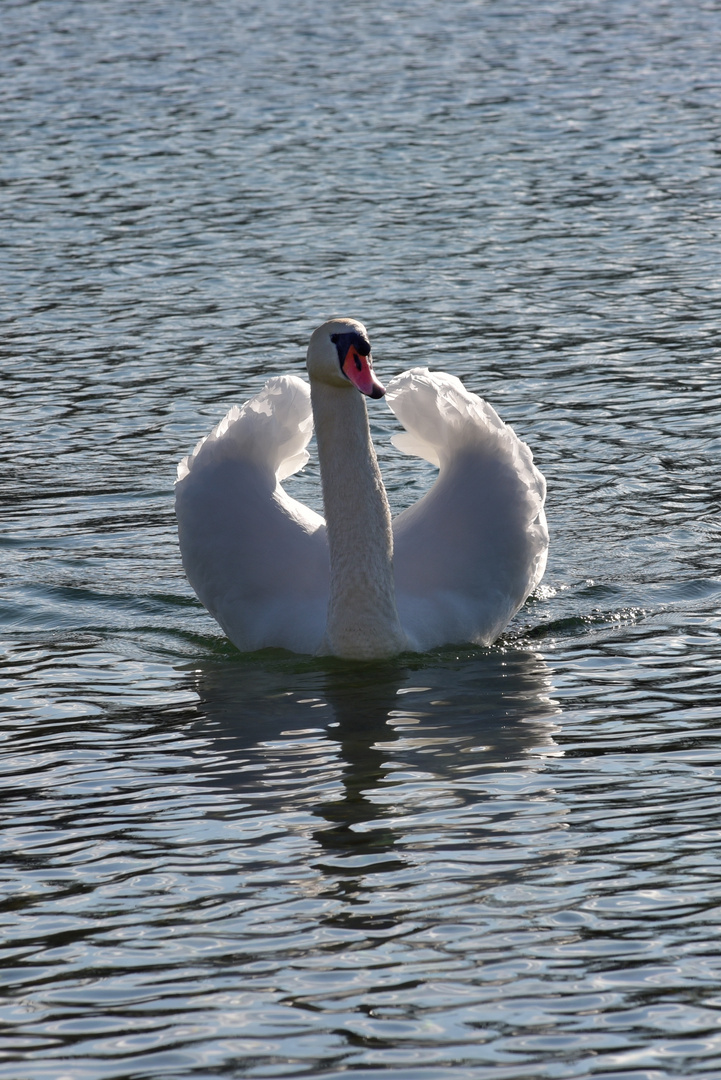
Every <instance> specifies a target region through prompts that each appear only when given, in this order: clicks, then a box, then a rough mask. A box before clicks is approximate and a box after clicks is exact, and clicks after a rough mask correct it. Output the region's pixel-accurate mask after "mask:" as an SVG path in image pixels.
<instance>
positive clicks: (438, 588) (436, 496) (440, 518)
mask: <svg viewBox="0 0 721 1080" xmlns="http://www.w3.org/2000/svg"><path fill="white" fill-rule="evenodd" d="M386 400H387V401H388V403H389V405H390V407H391V409H392V410H393V412H394V413H395V414H396V416H397V417H398V419H399V420H400V422H401V423H402V424H403V426H404V427H405V428H406V431H405V432H404V433H402V434H399V435H396V436H394V438H393V442H394V444H395V445H396V446H398V447H399V449H401V450H403V451H404V452H406V453H409V454H414V455H416V456H418V457H423V458H425V459H426V460H428V461H430V462H432V463H433V464H435V465H437V466H439V468H440V474H439V476H438V479H437V480H436V482H435V484H434V485H433V487H432V488H431V489H430V491H428V492H427V493H426V495H424V496H423V498H422V499H420V500H419V501H418V502H417V503H416V504H415V505H414V506H411V507H409V508H408V509H407V510H404V511H403V513H401V514H399V515H398V517H397V518H396V519H395V521H394V523H393V532H394V539H395V552H394V566H395V577H396V600H397V604H398V614H399V616H400V619H401V623H402V625H403V628H404V630H405V631H406V633H407V634H408V636H409V640H410V641H411V644H412V645H413V647H415V648H417V649H418V650H419V651H425V650H427V649H430V648H433V647H435V646H437V645H440V644H443V643H451V642H459V643H460V642H463V641H474V642H476V643H478V644H490V642H492V641H493V640H494V639H495V638H496V637H497V636H498V635H499V634H500V633H501V631H502V630H503V628H504V627H505V626H506V624H507V623H508V622H509V620H510V619H511V617H512V616H513V614H514V613H515V612H516V611H517V610H518V608H519V607H520V606H521V605H522V604H523V602H524V600H525V599H526V597H527V596H528V594H529V593H530V592H532V591H533V589H534V588H535V587H536V585H537V584H538V582H539V581H540V580H541V577H542V576H543V571H544V569H545V565H546V554H547V549H548V531H547V528H546V519H545V515H544V512H543V503H544V499H545V494H546V484H545V480H544V479H543V476H542V475H541V473H540V472H539V471H538V469H537V468H536V467H535V465H534V464H533V456H532V454H531V451H530V450H529V448H528V447H527V446H526V444H525V443H523V442H521V440H520V439H519V438H518V437H517V435H516V434H515V432H514V431H513V430H512V429H511V428H510V427H508V426H507V425H506V424H504V423H503V421H502V420H501V419H500V417H499V416H498V415H497V413H496V412H495V411H494V410H493V409H492V408H491V407H490V405H488V404H487V403H486V402H485V401H483V400H482V399H481V398H479V397H477V396H476V395H475V394H471V393H469V392H468V391H467V390H466V389H465V387H464V386H463V384H462V383H461V382H460V380H459V379H457V378H455V377H454V376H452V375H445V374H441V373H436V372H434V373H431V372H429V371H428V370H427V369H426V368H414V369H413V370H412V371H407V372H404V373H403V374H402V375H399V376H398V377H397V378H395V379H393V380H391V382H390V383H389V384H388V390H387V394H386Z"/></svg>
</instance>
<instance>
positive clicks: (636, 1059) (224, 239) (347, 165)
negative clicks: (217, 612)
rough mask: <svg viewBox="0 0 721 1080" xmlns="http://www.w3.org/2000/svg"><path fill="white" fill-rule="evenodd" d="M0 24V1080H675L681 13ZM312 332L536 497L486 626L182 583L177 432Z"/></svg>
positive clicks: (710, 293) (710, 813) (719, 290)
mask: <svg viewBox="0 0 721 1080" xmlns="http://www.w3.org/2000/svg"><path fill="white" fill-rule="evenodd" d="M2 23H3V30H2V33H3V40H4V49H3V53H2V59H1V60H0V75H1V76H2V77H1V78H0V104H1V108H0V140H1V145H2V155H1V156H0V184H1V185H2V214H3V228H2V235H0V246H1V247H2V258H1V259H0V295H1V296H2V312H1V313H0V321H1V323H2V335H1V339H0V371H1V374H2V381H1V385H0V389H1V391H2V395H3V399H4V401H3V417H4V420H5V423H4V428H3V431H4V447H5V459H4V467H3V470H2V487H1V489H0V498H1V499H2V531H1V532H0V546H1V547H2V552H1V556H0V576H1V581H2V595H1V598H0V633H1V635H2V641H3V646H4V659H3V684H2V686H3V706H4V710H5V715H4V719H3V723H2V729H1V730H2V737H3V747H2V753H1V754H0V769H1V770H2V778H3V779H2V784H3V827H2V830H1V832H0V843H1V844H2V869H0V880H1V882H2V899H1V902H0V903H1V909H2V914H1V915H0V925H1V927H2V932H1V933H0V943H1V944H2V952H1V954H0V956H1V960H0V963H1V964H2V973H1V975H0V986H1V987H2V1003H1V1004H0V1019H1V1020H2V1022H3V1028H2V1031H1V1032H0V1077H4V1078H8V1080H45V1078H47V1080H58V1078H62V1080H66V1078H70V1080H105V1078H112V1080H155V1078H157V1077H171V1078H173V1080H175V1078H181V1077H193V1078H194V1080H200V1078H203V1080H206V1078H207V1080H209V1078H210V1077H228V1078H230V1077H268V1076H312V1077H323V1078H324V1080H332V1078H334V1077H337V1078H340V1077H341V1076H344V1077H347V1076H348V1075H350V1074H352V1075H354V1076H358V1077H359V1078H368V1080H370V1078H380V1077H393V1080H402V1078H409V1080H411V1078H413V1080H415V1078H422V1080H463V1078H472V1080H477V1078H478V1080H481V1078H482V1080H485V1078H486V1077H487V1078H489V1080H529V1078H534V1080H536V1078H539V1080H540V1078H549V1080H550V1078H582V1077H590V1076H603V1077H612V1078H614V1080H616V1078H619V1080H620V1078H623V1080H626V1078H627V1077H633V1078H634V1080H659V1078H663V1080H668V1078H676V1080H678V1078H686V1077H691V1076H694V1077H696V1076H698V1077H721V990H720V988H721V957H720V954H719V949H718V944H717V942H718V937H719V931H720V930H721V918H720V916H719V912H720V910H721V834H720V832H719V827H718V801H719V777H720V770H721V750H720V746H721V743H720V740H719V704H718V703H719V701H720V700H721V676H720V675H719V661H718V658H719V634H720V632H721V572H720V570H719V566H720V565H721V560H720V556H721V551H720V532H719V516H718V510H719V499H720V497H721V488H720V487H719V472H718V460H719V441H720V440H719V435H718V430H719V421H718V418H719V404H720V399H721V389H720V388H721V362H720V361H719V311H720V310H721V279H720V278H719V272H718V266H719V263H718V252H719V216H718V206H719V196H720V195H721V157H720V156H719V155H720V151H721V136H720V135H719V128H718V115H719V108H720V107H721V93H720V80H719V74H718V56H719V54H720V53H721V10H719V8H718V5H717V4H716V3H712V2H705V0H691V2H689V3H686V4H684V5H670V4H663V3H655V2H652V0H642V2H641V3H633V4H632V3H630V2H624V0H611V2H610V3H605V4H599V3H590V4H581V3H576V4H574V3H561V0H549V2H548V3H542V4H537V3H530V2H527V0H519V2H518V3H514V4H511V5H510V6H509V5H508V4H507V3H506V4H502V3H500V2H496V0H488V2H486V3H481V2H476V0H473V2H471V0H458V2H456V3H452V4H451V3H430V2H424V0H408V2H404V0H397V2H394V3H392V4H390V5H382V4H379V3H376V2H375V0H369V2H367V3H356V4H346V3H340V4H335V5H326V4H322V3H320V2H319V0H298V2H296V3H294V4H293V5H288V4H283V3H280V2H275V0H270V2H265V0H264V2H263V3H262V4H253V3H246V2H240V0H239V2H236V0H206V2H204V3H203V4H199V3H195V2H192V0H191V2H188V3H184V4H180V5H175V6H173V5H167V4H165V3H161V2H160V0H146V2H143V3H140V2H132V0H120V2H119V3H114V4H112V5H109V4H103V3H100V2H97V0H87V2H85V3H83V4H77V3H73V2H72V0H52V2H51V0H37V2H35V3H29V2H9V3H7V4H5V5H4V7H3V19H2ZM338 311H342V312H344V313H346V314H349V315H353V316H355V317H357V318H360V319H362V320H363V321H364V322H365V323H366V325H367V326H368V329H369V332H370V335H371V340H372V341H373V345H374V356H375V357H376V367H377V369H378V371H379V373H380V374H381V376H382V377H384V378H387V377H389V376H391V375H392V374H395V373H396V372H398V371H400V370H402V369H404V368H406V367H408V366H413V365H418V364H427V365H429V366H431V367H433V368H439V369H442V370H447V371H450V372H452V373H453V374H456V375H459V376H460V377H461V378H463V379H464V381H465V382H466V384H467V385H468V387H469V388H470V389H472V390H474V391H475V392H478V393H481V394H482V395H483V396H484V397H486V398H487V399H488V400H489V401H490V402H491V403H492V404H493V405H494V406H495V407H496V408H497V409H498V411H499V412H500V413H501V415H502V416H503V418H504V419H505V420H507V421H508V422H510V423H512V424H513V425H514V427H515V428H516V430H517V431H518V432H519V434H521V436H522V437H523V438H525V439H526V440H527V441H528V442H529V444H530V445H531V446H532V448H533V450H534V454H535V457H536V461H537V463H538V465H539V467H540V468H541V469H542V471H543V472H544V473H545V475H546V477H547V479H548V484H549V498H548V507H547V509H548V516H549V523H550V528H551V543H552V547H551V556H550V560H549V567H548V571H547V574H546V577H545V579H544V582H543V584H542V586H541V588H540V589H539V590H538V592H537V594H536V595H535V596H533V597H532V598H530V599H529V601H528V603H527V604H526V606H525V607H524V609H523V610H522V611H521V612H520V613H519V614H518V616H517V617H516V619H515V620H514V622H513V623H512V624H511V626H510V627H509V628H508V630H507V632H506V633H505V635H504V637H503V638H502V640H501V641H500V642H499V643H498V644H497V645H495V646H494V647H493V648H491V649H484V650H481V649H475V648H470V647H469V648H461V649H452V648H451V649H445V650H441V651H439V652H437V653H434V654H432V655H428V656H423V657H419V656H415V657H401V658H399V659H398V660H396V661H393V662H390V663H387V664H383V665H377V666H371V667H363V666H361V667H358V666H356V665H348V664H344V663H341V662H338V661H333V660H317V659H313V658H304V657H292V656H289V655H285V654H282V653H273V652H270V653H264V654H262V655H256V656H241V655H240V654H239V653H237V652H236V650H235V649H234V648H233V647H232V646H231V645H229V644H228V643H227V642H226V641H225V640H224V639H223V637H222V635H221V634H220V632H219V630H218V628H217V627H216V626H215V624H214V623H213V622H212V620H211V619H210V618H209V617H208V616H207V615H206V614H205V613H204V611H203V610H202V608H200V606H199V605H198V603H197V601H196V600H195V598H194V596H193V594H192V592H191V590H190V589H189V587H188V585H187V583H186V582H185V580H184V577H183V574H182V569H181V566H180V561H179V556H178V551H177V544H176V540H175V527H174V519H173V510H172V482H173V478H174V473H175V464H176V462H177V460H178V459H179V458H180V457H182V456H183V455H184V454H185V453H187V452H188V451H189V450H190V449H191V448H192V446H193V445H194V443H195V442H196V440H197V439H198V438H199V437H200V435H202V434H204V433H206V432H207V431H208V430H209V428H210V426H211V425H212V424H213V423H215V422H216V421H217V420H218V419H219V418H220V417H221V416H222V415H223V413H224V411H225V410H226V409H227V408H228V407H229V406H230V405H231V404H232V403H234V402H236V401H241V400H243V398H244V397H246V396H248V395H249V394H250V393H252V392H254V391H255V390H256V389H258V387H259V386H260V385H262V383H263V381H264V380H265V379H266V378H267V377H268V376H269V375H271V374H277V373H279V372H287V371H293V372H297V373H302V368H303V356H304V352H305V347H306V342H307V339H308V336H309V333H310V332H311V330H312V329H313V328H314V327H315V326H316V325H317V324H318V323H319V322H320V321H322V320H323V319H324V318H326V317H327V316H328V315H329V314H331V313H333V312H338ZM371 408H372V417H371V419H372V426H373V433H374V437H375V440H376V444H377V446H378V449H379V456H380V459H381V464H382V467H383V470H384V474H385V477H386V483H387V487H388V490H389V495H390V498H391V502H392V504H393V507H394V509H395V510H399V509H401V508H402V507H404V506H406V505H408V504H409V503H410V502H411V501H412V500H413V499H415V498H416V497H417V496H418V494H419V493H420V492H422V491H423V490H424V489H425V488H426V487H427V485H428V484H429V483H430V482H431V480H432V469H431V468H430V467H427V466H426V465H425V464H423V463H420V462H418V463H416V462H413V461H411V460H410V459H407V458H404V457H403V456H401V455H400V454H399V453H397V452H396V451H395V450H394V449H393V447H392V446H391V445H390V442H389V438H390V435H391V434H392V432H393V431H394V423H395V422H394V420H393V418H392V416H391V414H390V413H389V412H388V411H387V410H386V408H385V406H384V404H383V403H382V402H379V403H371ZM290 486H291V487H292V490H293V493H294V494H295V495H296V496H298V497H300V498H303V499H305V500H307V501H308V502H309V503H310V504H311V505H313V506H315V507H318V506H319V503H320V494H319V483H318V474H317V467H316V465H315V463H314V461H313V460H312V461H311V463H310V464H309V466H308V467H307V469H306V470H305V471H304V472H303V473H302V474H300V475H299V476H298V477H296V478H295V479H294V480H293V481H292V484H291V485H290Z"/></svg>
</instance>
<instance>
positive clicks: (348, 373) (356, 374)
mask: <svg viewBox="0 0 721 1080" xmlns="http://www.w3.org/2000/svg"><path fill="white" fill-rule="evenodd" d="M342 370H343V374H344V375H345V377H346V378H347V379H350V381H351V382H352V383H353V385H354V386H355V388H356V390H360V392H361V394H365V395H366V397H370V398H381V397H383V395H384V394H385V392H386V388H385V386H383V384H382V383H380V382H379V381H378V379H377V378H376V374H375V372H374V370H373V361H372V360H371V357H370V355H369V356H362V355H361V354H360V353H359V352H358V350H357V349H356V347H355V345H351V346H350V348H349V349H348V352H347V353H346V356H345V360H344V361H343V369H342Z"/></svg>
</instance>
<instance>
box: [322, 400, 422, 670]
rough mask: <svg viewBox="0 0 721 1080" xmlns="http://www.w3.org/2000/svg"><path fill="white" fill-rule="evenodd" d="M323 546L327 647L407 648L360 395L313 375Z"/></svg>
mask: <svg viewBox="0 0 721 1080" xmlns="http://www.w3.org/2000/svg"><path fill="white" fill-rule="evenodd" d="M311 400H312V404H313V417H314V420H315V429H316V437H317V440H318V458H319V461H320V475H321V481H322V484H323V503H324V506H325V518H326V527H327V530H328V547H329V550H330V599H329V601H328V624H327V630H326V641H325V643H324V644H325V647H326V648H327V649H328V650H329V651H330V652H331V653H333V654H335V655H336V656H343V657H346V658H348V659H354V660H366V659H368V660H371V659H377V658H378V659H379V658H381V657H384V656H393V655H395V654H397V653H399V652H402V651H403V649H404V648H406V647H407V642H406V637H405V634H404V633H403V631H402V629H401V626H400V622H399V621H398V612H397V611H396V599H395V585H394V580H393V533H392V531H391V514H390V508H389V506H388V499H387V497H386V492H385V488H384V487H383V480H382V478H381V473H380V469H379V468H378V461H377V459H376V455H375V450H374V449H373V444H372V442H371V437H370V429H369V426H368V413H367V411H366V404H365V400H364V398H363V397H362V396H361V394H359V393H358V391H357V390H356V389H355V388H354V387H352V386H350V385H349V386H348V387H347V388H345V387H335V386H330V385H328V384H327V383H320V382H317V383H314V382H311Z"/></svg>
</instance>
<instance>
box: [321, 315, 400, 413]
mask: <svg viewBox="0 0 721 1080" xmlns="http://www.w3.org/2000/svg"><path fill="white" fill-rule="evenodd" d="M307 366H308V375H309V376H310V380H311V382H323V383H327V384H329V385H330V386H338V387H350V386H351V385H352V386H355V388H356V390H360V392H361V394H365V395H366V396H367V397H372V398H380V397H383V395H384V394H385V392H386V391H385V387H384V386H382V385H381V383H379V382H378V379H377V378H376V376H375V373H374V371H373V360H372V358H371V344H370V341H369V340H368V333H367V331H366V328H365V326H364V325H363V323H359V322H356V320H355V319H330V320H329V322H326V323H323V325H322V326H319V327H318V329H317V330H314V332H313V335H312V337H311V339H310V344H309V346H308V360H307Z"/></svg>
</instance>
